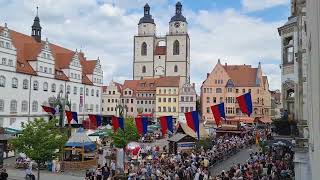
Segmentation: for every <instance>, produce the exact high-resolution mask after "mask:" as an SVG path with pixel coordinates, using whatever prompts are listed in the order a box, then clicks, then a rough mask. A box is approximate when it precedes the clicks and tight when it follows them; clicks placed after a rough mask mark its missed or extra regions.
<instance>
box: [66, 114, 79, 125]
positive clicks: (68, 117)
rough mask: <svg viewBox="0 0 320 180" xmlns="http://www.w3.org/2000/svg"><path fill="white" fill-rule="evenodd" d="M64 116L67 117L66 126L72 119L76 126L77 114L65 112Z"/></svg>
mask: <svg viewBox="0 0 320 180" xmlns="http://www.w3.org/2000/svg"><path fill="white" fill-rule="evenodd" d="M66 116H67V120H68V124H70V123H71V121H72V119H73V120H74V121H75V122H76V123H77V124H78V114H77V112H72V111H66Z"/></svg>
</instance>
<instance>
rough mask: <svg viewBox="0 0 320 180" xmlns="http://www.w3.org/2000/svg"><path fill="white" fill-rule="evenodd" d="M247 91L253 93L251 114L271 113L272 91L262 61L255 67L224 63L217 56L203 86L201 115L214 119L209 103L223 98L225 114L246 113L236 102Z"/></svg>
mask: <svg viewBox="0 0 320 180" xmlns="http://www.w3.org/2000/svg"><path fill="white" fill-rule="evenodd" d="M247 92H251V96H252V104H253V114H252V117H269V116H270V108H271V95H270V92H269V84H268V79H267V77H266V76H263V75H262V68H261V64H260V63H259V65H258V67H257V68H253V67H251V65H227V64H225V65H222V64H221V63H220V60H218V63H217V64H216V66H215V67H214V69H213V70H212V72H211V73H208V74H207V78H206V79H205V80H204V81H203V83H202V86H201V97H200V98H201V111H202V119H203V120H204V121H208V122H214V118H213V115H212V112H211V109H210V107H211V106H212V105H215V104H219V103H222V102H224V103H225V111H226V112H225V113H226V118H234V117H240V116H247V115H245V114H242V113H241V111H240V108H239V105H238V103H237V102H236V97H238V96H240V95H242V94H244V93H247Z"/></svg>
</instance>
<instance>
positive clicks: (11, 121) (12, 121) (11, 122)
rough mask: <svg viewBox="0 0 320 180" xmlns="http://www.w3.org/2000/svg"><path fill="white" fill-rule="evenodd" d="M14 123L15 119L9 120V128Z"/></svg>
mask: <svg viewBox="0 0 320 180" xmlns="http://www.w3.org/2000/svg"><path fill="white" fill-rule="evenodd" d="M14 122H16V118H10V126H11V125H12V124H13V123H14Z"/></svg>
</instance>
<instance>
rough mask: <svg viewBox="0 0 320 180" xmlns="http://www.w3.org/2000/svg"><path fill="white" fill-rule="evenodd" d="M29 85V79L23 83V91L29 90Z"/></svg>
mask: <svg viewBox="0 0 320 180" xmlns="http://www.w3.org/2000/svg"><path fill="white" fill-rule="evenodd" d="M28 84H29V82H28V79H24V80H23V82H22V88H23V89H28Z"/></svg>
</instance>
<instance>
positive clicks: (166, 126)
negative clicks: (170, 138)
mask: <svg viewBox="0 0 320 180" xmlns="http://www.w3.org/2000/svg"><path fill="white" fill-rule="evenodd" d="M160 126H161V132H162V135H163V136H164V135H165V134H167V130H169V131H170V132H171V133H173V122H172V116H162V117H160Z"/></svg>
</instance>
